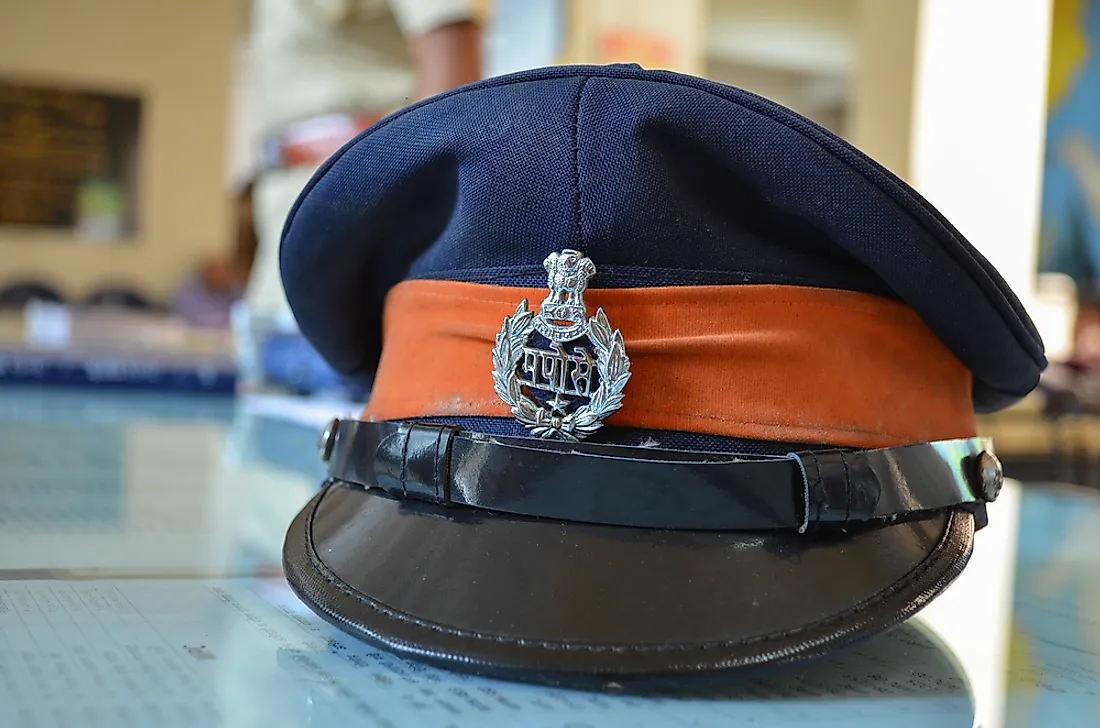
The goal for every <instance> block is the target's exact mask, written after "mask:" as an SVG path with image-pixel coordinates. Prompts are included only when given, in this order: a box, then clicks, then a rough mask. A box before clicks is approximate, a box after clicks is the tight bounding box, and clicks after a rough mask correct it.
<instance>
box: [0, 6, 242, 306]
mask: <svg viewBox="0 0 1100 728" xmlns="http://www.w3.org/2000/svg"><path fill="white" fill-rule="evenodd" d="M240 22H241V14H240V12H239V6H238V4H237V3H236V2H234V0H34V1H33V2H32V1H31V0H0V76H3V77H9V78H10V77H14V78H27V79H29V80H34V81H42V82H45V83H49V82H51V81H54V82H57V83H59V84H66V85H68V84H79V85H83V86H86V87H88V88H89V89H90V90H104V91H109V90H115V91H124V92H137V93H139V94H140V95H141V97H142V98H143V100H144V104H143V109H142V142H141V166H140V188H139V207H138V225H139V230H138V232H137V234H136V236H135V237H134V238H133V239H132V240H129V241H126V242H122V243H118V244H113V245H107V246H103V245H87V244H81V243H79V242H77V241H74V240H73V239H72V238H70V237H69V236H68V235H66V234H60V233H55V232H42V231H29V230H26V229H17V228H11V227H0V280H5V279H9V278H10V277H12V276H14V275H20V274H28V275H29V274H33V275H41V276H46V277H48V278H50V279H51V280H53V281H56V282H57V284H59V285H61V286H63V288H64V289H65V291H66V293H67V294H69V295H81V294H83V293H85V292H86V291H87V290H88V289H89V288H91V287H93V286H95V285H97V284H99V283H103V282H107V281H108V280H113V281H118V280H126V281H131V282H135V283H138V284H140V285H142V286H143V287H145V288H146V290H148V291H149V292H150V293H152V294H153V295H163V294H166V293H167V292H168V291H170V290H171V288H172V287H173V286H175V285H176V284H177V283H178V282H179V281H180V280H181V279H182V278H183V277H184V276H185V275H186V274H187V273H188V272H189V271H190V270H191V269H192V268H193V266H194V265H195V264H196V262H197V261H198V260H199V259H200V257H202V256H203V255H204V254H206V253H209V252H212V251H218V250H222V249H226V247H227V246H228V245H230V243H231V240H232V224H231V218H230V216H231V204H230V200H229V191H228V190H227V183H226V167H227V162H226V159H227V145H228V139H227V135H228V128H229V122H228V103H229V93H230V81H231V79H230V75H231V64H232V54H233V43H234V41H235V38H236V34H237V31H238V28H239V26H240Z"/></svg>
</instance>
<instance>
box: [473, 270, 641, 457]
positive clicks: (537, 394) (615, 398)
mask: <svg viewBox="0 0 1100 728" xmlns="http://www.w3.org/2000/svg"><path fill="white" fill-rule="evenodd" d="M543 266H544V267H545V268H546V273H547V281H546V283H547V286H548V287H549V288H550V294H549V295H548V296H547V297H546V298H545V299H544V300H543V302H542V304H541V305H540V306H539V312H538V314H537V315H536V314H535V313H533V312H532V311H530V310H528V308H527V299H523V300H522V301H521V302H520V304H519V306H517V307H516V311H515V313H514V314H512V315H511V316H508V317H507V318H505V319H504V322H503V324H502V325H501V328H500V333H499V334H497V337H496V346H495V347H493V383H494V387H493V389H494V391H496V393H497V396H498V397H500V399H501V400H502V401H503V402H504V403H505V404H506V405H508V406H509V407H510V408H511V410H512V416H513V417H515V418H516V419H517V420H519V421H520V422H522V423H523V424H524V426H525V427H527V429H528V430H530V431H531V434H533V435H534V436H536V437H542V438H557V439H561V440H573V441H576V440H580V439H582V438H585V437H587V436H588V435H591V434H592V433H593V432H595V431H596V430H598V429H600V427H602V426H603V420H604V419H606V418H607V417H609V416H610V415H612V414H614V413H615V411H616V410H618V409H619V408H620V407H621V406H622V403H623V388H624V387H625V386H626V383H627V381H628V380H629V379H630V359H629V358H627V355H626V347H625V345H624V344H623V336H622V333H620V332H619V331H618V330H617V329H616V330H612V328H611V324H610V322H609V321H608V320H607V315H606V314H605V313H604V311H603V309H602V308H599V309H597V310H596V315H595V316H593V317H592V318H588V307H587V306H586V305H585V302H584V292H585V290H586V289H587V288H588V279H589V278H591V277H592V276H594V275H595V274H596V266H595V265H594V264H593V263H592V261H591V260H589V259H588V258H586V257H585V256H584V254H583V253H579V252H577V251H576V250H563V251H561V252H560V253H551V254H550V255H549V256H547V258H546V260H544V261H543Z"/></svg>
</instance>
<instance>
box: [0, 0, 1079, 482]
mask: <svg viewBox="0 0 1100 728" xmlns="http://www.w3.org/2000/svg"><path fill="white" fill-rule="evenodd" d="M1098 48H1100V0H1030V1H1029V2H1026V3H1022V2H1021V3H1003V2H1000V1H999V0H967V1H966V2H958V1H956V0H677V2H662V1H661V0H391V1H388V0H251V1H250V0H156V2H148V0H96V2H88V1H87V0H38V2H35V3H30V2H22V1H20V0H0V398H3V397H4V396H5V390H4V387H6V386H8V387H14V386H17V385H27V384H34V385H42V386H48V387H59V388H67V389H68V390H70V391H73V390H79V389H80V388H87V389H89V390H92V389H119V388H128V389H142V390H151V391H154V392H162V391H163V392H169V391H175V392H180V391H183V392H205V393H211V394H220V395H224V396H226V397H233V396H237V397H240V396H255V397H262V396H265V395H267V394H277V395H279V396H282V397H286V396H288V395H289V396H292V397H295V398H299V399H300V401H302V402H313V403H322V404H323V405H324V406H331V403H332V402H339V403H342V404H341V406H345V405H346V406H347V407H349V408H350V409H352V410H354V409H355V408H356V407H357V406H358V404H359V403H361V402H362V401H363V400H364V399H365V398H366V397H367V396H368V394H369V386H370V385H369V382H348V381H345V380H343V379H342V378H341V377H340V376H339V375H337V374H336V373H335V372H332V371H331V370H329V369H328V368H327V367H326V366H325V365H324V363H323V362H321V361H320V360H318V359H317V357H316V356H315V355H314V354H313V352H312V350H311V349H310V348H309V347H308V345H307V344H306V343H305V342H304V341H302V340H301V338H300V337H299V336H298V335H297V332H296V329H295V326H294V322H293V318H292V317H291V316H290V315H289V312H288V311H287V310H286V307H285V301H283V299H282V294H281V290H280V287H279V285H278V278H277V265H276V258H275V256H276V253H277V242H278V234H279V229H280V227H281V225H282V221H283V219H284V218H285V216H286V212H287V211H288V209H289V207H290V205H291V204H292V202H293V199H294V197H295V196H296V195H297V192H298V191H299V190H300V189H301V187H302V185H304V184H305V182H306V181H307V180H308V179H309V177H310V175H311V174H312V172H313V170H314V169H316V167H317V165H318V164H320V163H321V161H323V159H324V158H325V157H327V156H328V155H329V154H331V153H332V152H333V151H335V150H336V149H338V148H339V147H340V146H341V145H342V144H343V143H344V142H346V141H347V140H348V139H350V138H351V137H352V136H354V135H355V134H356V133H358V132H359V131H360V130H362V129H363V128H365V127H366V126H368V125H369V124H371V123H373V121H375V120H377V119H378V118H379V117H381V116H383V115H385V114H388V113H390V112H392V111H394V110H396V109H398V108H400V107H401V106H403V105H405V104H407V103H411V102H413V101H415V100H417V99H419V98H423V97H425V96H427V95H431V94H433V93H437V92H440V91H444V90H446V89H448V88H451V87H454V86H456V85H459V84H462V83H466V82H468V81H472V80H475V79H477V78H482V77H487V76H494V75H498V74H502V73H508V72H512V71H517V70H521V69H524V68H532V67H538V66H546V65H553V64H559V63H599V64H603V63H619V62H627V63H638V64H641V65H642V66H644V67H647V68H665V69H671V70H676V71H681V72H685V73H690V74H695V75H699V76H704V77H707V78H711V79H714V80H716V81H720V82H723V83H728V84H732V85H736V86H740V87H742V88H745V89H748V90H750V91H753V92H755V93H757V94H760V95H762V96H766V97H768V98H771V99H773V100H775V101H778V102H779V103H781V104H784V105H786V106H789V107H791V108H793V109H794V110H796V111H798V112H800V113H802V114H804V115H805V116H807V117H809V118H810V119H813V120H814V121H816V122H818V123H819V124H821V125H823V126H824V127H826V128H828V129H830V130H832V131H834V132H836V133H837V134H840V135H841V136H843V137H845V138H847V139H848V140H850V141H851V142H852V143H853V144H855V145H856V146H857V147H859V148H861V149H862V150H864V151H865V152H866V153H868V154H869V155H870V156H872V157H874V158H875V159H877V160H878V161H879V162H881V163H882V164H884V165H885V166H886V167H888V168H889V169H890V170H892V171H893V172H894V173H895V174H897V175H898V176H899V177H901V178H903V179H905V180H906V181H907V182H909V183H910V184H911V185H913V186H914V187H915V188H916V189H917V190H918V191H920V192H921V193H922V194H923V195H924V196H925V197H927V198H928V199H929V200H930V201H931V202H932V203H933V204H934V205H936V206H937V207H938V208H939V209H940V210H941V211H942V212H943V213H944V214H945V215H946V216H947V218H948V219H950V220H951V221H952V222H953V223H954V224H955V225H956V226H957V227H958V228H959V229H960V230H961V231H962V232H963V234H964V235H966V236H967V237H968V238H969V239H970V240H971V242H972V243H973V244H974V245H975V246H976V247H977V248H979V249H980V250H981V251H982V252H983V253H984V254H985V255H986V257H988V258H989V259H990V260H991V261H992V262H993V264H994V265H995V266H996V267H997V268H998V269H999V270H1000V271H1001V272H1002V274H1003V275H1004V276H1005V278H1006V279H1007V280H1008V281H1009V283H1010V284H1011V285H1012V287H1013V288H1014V289H1015V290H1016V292H1017V294H1018V295H1019V297H1020V298H1021V300H1022V301H1023V302H1024V304H1025V306H1027V308H1028V309H1029V310H1030V311H1031V313H1032V316H1033V318H1034V319H1035V320H1036V322H1037V324H1038V325H1039V327H1040V329H1041V333H1042V335H1043V337H1044V339H1045V341H1046V344H1047V348H1048V351H1049V353H1050V356H1051V359H1052V361H1053V362H1054V363H1055V364H1054V366H1052V367H1051V370H1050V372H1049V373H1048V376H1047V377H1046V378H1045V380H1044V383H1043V386H1042V387H1041V388H1040V390H1039V391H1038V392H1036V394H1035V395H1034V396H1033V397H1031V398H1029V399H1028V400H1026V401H1025V402H1023V403H1021V404H1020V405H1019V406H1017V407H1015V408H1013V409H1011V410H1009V411H1007V412H1004V413H1000V414H998V415H996V416H991V417H985V418H983V422H982V427H983V429H984V430H985V431H986V432H987V433H988V434H992V435H994V436H995V437H997V438H998V441H997V442H998V451H999V453H1000V454H1001V455H1002V458H1003V459H1004V460H1005V462H1006V469H1007V471H1008V474H1009V475H1011V476H1015V477H1019V478H1022V479H1027V480H1036V479H1045V480H1061V481H1068V482H1074V483H1086V484H1093V485H1096V484H1100V467H1098V465H1100V420H1098V419H1097V418H1096V416H1095V415H1096V413H1097V412H1098V411H1100V377H1098V376H1097V375H1096V365H1097V363H1098V362H1100V295H1098V293H1100V291H1098V289H1097V287H1096V286H1097V278H1098V277H1100V276H1098V275H1096V271H1097V268H1096V266H1100V60H1098V59H1097V49H1098Z"/></svg>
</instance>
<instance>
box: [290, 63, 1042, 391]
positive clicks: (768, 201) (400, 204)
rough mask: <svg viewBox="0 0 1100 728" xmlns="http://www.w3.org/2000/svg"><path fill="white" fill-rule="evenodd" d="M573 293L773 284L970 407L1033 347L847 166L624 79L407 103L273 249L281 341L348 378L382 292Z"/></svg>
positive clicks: (670, 80) (858, 167) (927, 209)
mask: <svg viewBox="0 0 1100 728" xmlns="http://www.w3.org/2000/svg"><path fill="white" fill-rule="evenodd" d="M566 247H569V248H576V249H578V250H583V251H585V253H586V254H587V255H589V256H590V257H591V258H593V259H594V260H597V261H599V266H600V267H599V270H600V275H599V276H598V277H597V278H595V279H593V280H592V282H591V287H592V288H622V287H651V286H679V285H704V284H710V285H712V284H717V285H740V284H761V283H772V284H787V285H798V286H816V287H827V288H838V289H846V290H853V291H861V292H866V293H871V294H875V295H879V296H883V297H888V298H891V299H896V300H900V301H902V302H904V303H905V304H906V305H908V306H909V307H911V308H912V309H914V310H915V311H916V312H917V313H918V314H919V315H920V316H921V318H922V319H923V320H924V322H925V323H926V324H927V325H928V326H929V328H930V329H931V330H932V331H934V332H935V333H936V335H937V336H939V337H940V338H941V339H942V340H943V341H944V343H945V344H946V345H947V346H948V347H950V349H951V350H952V351H953V352H954V353H955V354H956V356H958V358H959V359H960V360H961V361H962V362H963V363H964V364H965V365H966V366H968V367H969V368H970V369H971V371H972V372H973V374H974V403H975V406H976V408H977V409H978V411H989V410H993V409H998V408H1001V407H1003V406H1006V405H1007V404H1009V403H1011V402H1013V401H1016V400H1017V399H1019V398H1020V397H1022V396H1024V395H1026V394H1027V393H1028V392H1030V391H1031V390H1032V389H1033V388H1034V386H1035V385H1036V383H1037V381H1038V377H1039V374H1040V372H1041V371H1042V369H1043V367H1045V365H1046V359H1045V357H1044V352H1043V344H1042V341H1041V339H1040V337H1039V335H1038V333H1037V331H1036V329H1035V327H1034V325H1033V324H1032V322H1031V320H1030V319H1029V318H1028V316H1027V313H1026V312H1025V311H1024V309H1023V307H1022V306H1021V304H1020V302H1019V301H1018V300H1017V298H1016V296H1015V295H1014V294H1013V293H1012V291H1011V290H1010V289H1009V288H1008V286H1007V285H1006V284H1005V282H1004V280H1003V279H1002V278H1001V277H1000V275H999V274H998V273H997V271H996V270H994V269H993V267H992V266H991V265H990V264H989V263H988V262H987V261H986V260H985V259H984V258H983V257H982V256H981V255H980V254H979V253H978V252H977V251H976V250H975V249H974V248H973V246H971V245H970V243H968V242H967V241H966V240H965V239H964V238H963V236H962V235H961V234H960V233H959V232H958V231H957V230H956V229H955V228H954V227H953V226H952V225H951V224H950V223H949V222H948V221H947V220H945V219H944V218H943V216H942V215H940V214H939V213H938V212H937V211H936V210H935V209H933V207H932V206H931V205H930V204H929V203H928V202H927V201H925V200H924V199H923V198H922V197H921V196H920V195H919V194H917V193H916V192H915V191H914V190H912V189H911V188H910V187H909V186H908V185H906V184H905V183H904V182H902V181H901V180H899V179H898V178H897V177H896V176H894V175H893V174H891V173H890V172H889V171H887V170H886V169H884V168H883V167H882V166H880V165H878V164H876V163H875V162H874V161H872V160H871V159H869V158H868V157H867V156H865V155H864V154H862V153H861V152H859V151H858V150H856V149H855V148H853V147H852V146H851V145H849V144H848V143H846V142H844V141H843V140H841V139H839V138H838V137H836V136H835V135H833V134H831V133H830V132H828V131H826V130H824V129H822V128H821V127H819V126H817V125H815V124H814V123H812V122H810V121H809V120H807V119H805V118H803V117H801V116H799V115H797V114H795V113H794V112H792V111H790V110H789V109H786V108H784V107H782V106H779V105H777V104H775V103H773V102H770V101H768V100H766V99H763V98H760V97H758V96H755V95H753V94H750V93H747V92H745V91H742V90H740V89H736V88H732V87H729V86H724V85H721V84H717V83H713V82H710V81H706V80H702V79H698V78H694V77H690V76H684V75H679V74H675V73H670V72H661V71H645V70H642V69H640V68H637V67H630V66H609V67H587V66H586V67H570V66H565V67H553V68H548V69H539V70H534V71H528V72H523V73H518V74H514V75H509V76H502V77H497V78H492V79H489V80H486V81H482V82H480V83H477V84H473V85H471V86H467V87H463V88H460V89H457V90H455V91H452V92H450V93H447V94H443V95H441V96H437V97H435V98H431V99H428V100H426V101H424V102H421V103H419V104H416V105H414V106H411V107H409V108H407V109H405V110H402V111H400V112H398V113H396V114H393V115H392V116H390V117H388V118H386V119H384V120H382V121H381V122H379V123H378V124H376V125H375V126H373V127H372V128H370V129H368V130H367V131H366V132H364V133H363V134H361V135H360V136H359V137H357V138H356V139H355V140H353V141H352V142H350V143H349V144H347V145H346V146H345V147H344V148H343V149H342V150H341V151H340V152H338V153H337V154H336V155H334V156H333V157H332V158H331V159H330V160H328V162H326V163H325V164H324V165H323V166H322V167H321V169H319V170H318V172H317V173H316V175H315V176H314V178H313V179H312V181H311V182H310V183H309V185H308V186H307V187H306V189H305V190H304V192H303V193H302V195H301V197H300V198H299V200H298V202H297V204H296V205H295V207H294V209H293V210H292V211H291V214H290V216H289V217H288V220H287V223H286V227H285V229H284V234H283V244H282V251H281V263H282V275H283V281H284V285H285V289H286V292H287V296H288V299H289V302H290V304H291V307H292V309H293V311H294V314H295V316H296V318H297V320H298V322H299V325H300V326H301V329H302V331H303V333H304V334H305V335H306V336H307V337H308V338H309V339H310V340H311V341H312V342H313V344H314V345H315V346H316V347H317V348H318V350H319V351H320V352H321V354H322V355H323V356H325V357H326V359H327V360H328V361H329V362H330V363H331V364H332V365H333V366H334V367H335V368H337V369H338V370H340V371H342V372H344V373H346V374H349V375H352V376H364V377H369V376H370V375H371V374H372V373H373V371H374V369H375V367H376V366H377V363H378V359H379V356H380V351H381V322H382V308H383V301H384V297H385V295H386V292H387V291H388V290H389V289H390V288H391V287H393V286H394V285H396V284H397V283H399V282H400V281H402V280H405V279H408V278H426V279H437V280H458V281H468V282H476V283H486V284H496V285H510V286H517V285H518V286H542V285H543V284H544V283H545V271H544V269H543V266H542V261H543V259H544V258H545V257H546V255H547V254H548V253H550V252H553V251H556V250H561V249H562V248H566Z"/></svg>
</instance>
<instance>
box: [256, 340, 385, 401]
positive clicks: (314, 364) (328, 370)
mask: <svg viewBox="0 0 1100 728" xmlns="http://www.w3.org/2000/svg"><path fill="white" fill-rule="evenodd" d="M260 357H261V363H262V367H263V374H264V378H265V379H266V380H267V381H268V382H269V383H271V384H275V385H278V386H279V387H283V388H285V389H288V390H290V391H292V392H295V393H297V394H305V395H313V394H320V393H322V392H336V393H339V394H340V395H341V396H344V397H347V398H350V399H356V400H359V399H365V398H366V395H367V394H369V392H370V387H369V386H368V385H364V384H362V383H360V382H358V381H353V380H351V379H348V378H347V377H344V376H343V375H341V374H340V373H339V372H337V371H336V370H335V369H333V368H332V367H331V366H329V365H328V363H327V362H326V361H325V360H324V359H323V358H321V355H320V354H318V353H317V350H316V349H314V348H313V346H311V345H310V343H309V342H308V341H306V339H305V337H304V336H302V335H301V334H292V333H273V334H270V335H269V336H267V338H265V339H264V340H263V342H262V344H261V352H260Z"/></svg>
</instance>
